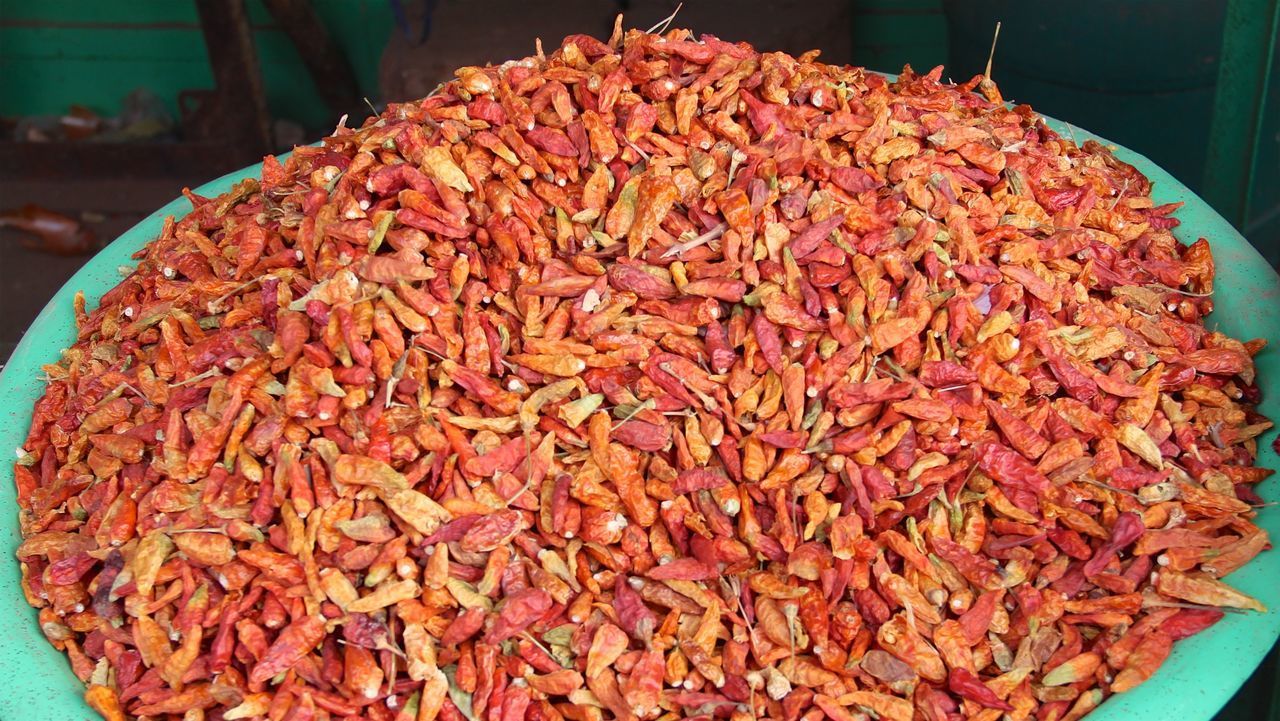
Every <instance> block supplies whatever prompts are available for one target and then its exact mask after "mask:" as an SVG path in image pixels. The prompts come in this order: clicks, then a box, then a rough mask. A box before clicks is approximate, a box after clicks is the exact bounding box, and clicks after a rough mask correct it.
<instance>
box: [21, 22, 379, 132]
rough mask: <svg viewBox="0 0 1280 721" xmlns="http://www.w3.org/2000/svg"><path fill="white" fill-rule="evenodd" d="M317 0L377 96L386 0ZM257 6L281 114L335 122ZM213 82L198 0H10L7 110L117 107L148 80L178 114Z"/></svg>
mask: <svg viewBox="0 0 1280 721" xmlns="http://www.w3.org/2000/svg"><path fill="white" fill-rule="evenodd" d="M314 4H315V7H316V10H317V11H318V12H319V14H320V16H321V18H322V19H323V21H324V22H325V24H326V26H327V27H329V28H330V31H331V32H333V33H334V35H335V37H336V39H337V41H338V43H339V44H340V45H341V46H342V48H343V50H344V51H345V52H346V54H347V57H348V59H349V60H350V62H351V64H352V66H353V67H354V69H355V71H356V76H357V78H358V80H359V82H360V86H361V89H362V90H363V91H364V92H365V93H367V94H368V95H369V96H370V97H374V96H375V95H376V93H377V72H378V62H379V57H380V55H381V51H382V47H383V45H384V44H385V43H386V38H387V35H388V33H390V32H391V26H392V19H391V13H390V10H389V8H388V4H387V2H386V0H316V1H315V3H314ZM249 15H250V18H251V21H252V23H253V27H254V40H255V43H256V46H257V49H258V59H259V62H260V63H261V65H262V71H263V78H264V80H265V84H266V88H267V100H268V103H269V105H270V108H271V112H272V114H273V115H274V116H275V117H279V118H287V119H290V120H294V121H297V122H300V123H302V124H304V125H306V126H308V127H311V128H324V127H328V126H330V125H332V124H333V122H334V121H335V120H336V118H333V117H331V115H332V113H331V112H330V111H329V110H328V109H327V108H326V107H325V105H324V103H323V102H321V100H320V97H319V96H318V95H317V94H316V91H315V86H314V84H313V83H312V81H311V77H310V76H309V75H308V74H307V72H306V68H305V67H303V65H302V60H301V59H300V58H299V57H298V54H297V52H296V51H295V50H294V48H293V45H292V44H291V43H290V42H289V40H288V38H287V37H286V36H285V34H284V32H283V31H282V30H281V29H280V28H279V27H278V26H276V25H275V22H274V20H273V19H272V17H271V16H270V15H269V14H268V13H267V11H266V10H265V8H264V7H263V6H262V3H261V2H260V1H259V0H250V1H249ZM212 86H213V77H212V75H211V73H210V70H209V63H208V56H207V55H206V54H205V46H204V38H203V36H202V35H201V33H200V25H199V21H198V19H197V17H196V11H195V7H194V5H193V4H192V3H191V2H184V1H183V0H173V1H166V0H139V1H136V2H119V1H113V0H41V2H27V1H26V0H0V115H9V116H13V115H36V114H60V113H63V112H65V111H66V109H67V106H68V105H69V104H71V103H78V104H81V105H86V106H88V107H90V108H92V109H94V110H96V111H98V112H101V113H107V114H114V113H116V112H117V111H119V109H120V100H121V99H122V98H123V97H124V96H125V95H126V94H127V93H129V92H130V91H131V90H133V89H134V88H138V87H145V88H148V89H149V90H151V91H152V92H153V93H155V94H156V95H157V96H159V97H160V98H161V99H162V100H164V101H165V103H166V104H167V105H168V106H169V109H170V111H171V112H172V113H173V114H174V117H175V118H176V117H177V114H178V113H177V97H178V92H179V91H181V90H186V89H197V88H211V87H212Z"/></svg>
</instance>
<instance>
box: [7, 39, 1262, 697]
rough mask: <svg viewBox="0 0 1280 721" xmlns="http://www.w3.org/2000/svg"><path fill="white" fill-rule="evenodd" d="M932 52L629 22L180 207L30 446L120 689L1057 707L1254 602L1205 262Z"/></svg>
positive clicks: (36, 531) (1242, 472)
mask: <svg viewBox="0 0 1280 721" xmlns="http://www.w3.org/2000/svg"><path fill="white" fill-rule="evenodd" d="M940 78H941V69H938V70H935V71H932V72H930V73H928V74H925V75H920V74H917V73H915V72H913V71H911V70H910V69H907V70H905V71H904V72H903V74H902V75H901V76H899V79H898V80H896V81H893V82H890V81H888V80H886V79H885V78H883V77H881V76H877V75H875V74H872V73H868V72H866V71H864V70H861V69H857V68H849V67H835V66H830V65H823V64H820V63H818V62H816V61H815V55H814V54H806V55H802V56H800V57H798V58H797V57H791V56H789V55H786V54H784V53H763V54H762V53H758V52H757V51H755V50H754V49H752V48H750V47H749V46H747V45H745V44H733V43H728V42H724V41H721V40H719V39H717V38H714V37H712V36H701V37H694V36H693V35H692V34H691V33H689V32H688V31H685V30H671V31H668V32H664V33H663V34H661V35H653V34H647V33H641V32H636V31H630V32H623V31H622V29H621V27H620V26H619V27H618V29H617V30H616V32H615V33H614V35H613V36H612V37H610V38H609V39H608V40H607V41H600V40H595V39H592V38H589V37H587V36H582V35H576V36H571V37H570V38H567V39H566V40H565V42H564V43H563V44H562V45H561V47H560V48H558V49H557V50H555V51H554V52H552V53H550V54H545V53H539V55H538V56H537V57H533V58H528V59H526V60H524V61H520V62H515V63H507V64H504V65H502V66H490V67H470V68H463V69H461V70H459V71H458V73H457V77H456V79H455V80H452V81H450V82H448V83H445V84H444V85H442V86H441V87H440V88H439V89H438V90H437V91H436V92H435V93H433V94H432V95H431V96H430V97H428V98H425V99H423V100H421V101H416V102H412V103H392V104H390V105H389V106H388V108H387V109H386V110H385V111H384V112H383V113H382V114H381V115H380V116H379V117H377V118H371V119H369V120H368V121H366V122H365V123H364V124H363V125H361V126H360V127H358V128H348V127H340V128H338V129H337V130H336V131H335V133H334V134H333V135H332V136H330V137H329V138H326V139H325V141H324V142H323V143H322V144H321V145H319V146H315V147H304V148H298V149H296V150H295V152H294V153H293V154H292V155H291V156H290V157H289V158H288V159H287V160H284V161H280V160H278V159H275V158H268V159H267V161H266V162H265V163H264V165H263V173H262V177H261V179H260V180H259V179H251V180H248V181H244V182H243V183H241V184H240V185H238V186H237V187H236V188H235V189H233V190H232V191H230V192H228V193H227V194H224V195H223V196H220V197H218V198H212V199H210V198H200V197H197V196H195V195H193V194H189V196H188V197H189V198H190V200H191V201H192V205H193V210H192V212H191V213H189V214H188V215H187V216H186V217H184V218H182V219H180V220H171V221H170V222H169V223H167V224H166V225H165V226H164V228H163V230H162V231H161V233H160V235H159V237H157V238H156V239H155V240H153V241H152V242H151V243H150V244H149V245H148V246H147V248H146V249H145V250H144V251H143V252H142V253H141V254H140V255H139V256H138V259H139V261H140V262H139V266H138V268H137V270H136V271H135V272H133V273H132V274H131V275H129V276H128V277H127V278H126V279H125V280H124V281H123V282H122V283H121V284H120V285H118V286H117V287H116V288H115V289H113V290H111V291H110V292H109V293H107V294H106V295H104V296H103V298H102V301H101V303H100V305H99V307H98V308H97V309H95V310H92V311H88V310H87V309H86V308H84V307H83V303H80V304H78V305H77V309H76V318H77V322H78V327H79V331H78V338H77V342H76V343H75V344H74V345H73V347H72V348H70V349H69V350H68V351H67V352H66V353H65V354H64V356H63V358H62V360H61V361H59V362H58V363H57V364H56V365H50V366H46V372H47V373H48V374H49V382H48V385H47V388H46V392H45V395H44V396H43V398H42V399H41V400H40V401H38V402H37V404H36V406H35V408H34V410H33V414H32V427H31V431H30V433H29V435H28V438H27V441H26V442H25V444H24V446H23V448H22V449H20V450H21V454H22V455H21V458H20V460H19V461H18V465H17V466H16V467H15V477H16V481H17V487H18V498H19V501H20V505H21V508H22V514H21V524H22V526H21V528H22V533H23V537H24V541H23V543H22V545H21V546H20V547H19V550H18V557H19V559H20V560H21V562H22V563H23V570H24V578H25V582H26V585H25V586H24V588H25V589H27V590H28V597H29V599H30V600H31V601H32V603H34V604H35V605H37V606H39V607H41V613H40V620H41V624H42V630H43V631H44V632H45V635H46V636H47V637H48V638H49V639H50V640H51V642H53V643H54V644H56V645H58V646H59V647H60V648H61V649H63V650H64V651H65V652H66V653H67V654H68V657H69V658H70V660H71V663H72V668H73V670H74V671H75V672H76V673H77V675H78V676H80V677H81V678H83V679H86V680H87V683H88V690H87V693H86V699H87V701H88V702H89V704H90V705H91V706H92V707H93V708H95V709H97V710H98V711H99V712H100V713H101V714H102V715H103V716H104V717H105V718H108V719H111V720H112V721H122V720H123V719H126V718H130V717H138V716H148V717H152V718H171V719H177V718H185V717H199V714H201V713H205V714H211V715H213V716H215V717H232V718H250V717H266V718H271V719H280V718H296V719H311V718H325V717H328V716H334V717H352V718H353V717H356V716H362V717H368V718H373V719H387V720H391V719H394V720H395V721H410V719H413V720H414V721H434V719H449V720H460V719H470V720H471V721H479V720H480V719H485V720H486V721H521V720H522V719H532V720H535V721H537V720H541V719H546V720H547V721H555V720H557V719H562V718H568V719H571V720H572V721H604V719H606V718H610V717H612V718H618V719H657V718H663V719H666V718H680V717H685V718H734V719H746V718H753V719H763V718H770V719H773V718H778V719H787V720H788V721H797V720H799V719H806V720H812V719H819V718H825V717H830V718H836V719H848V720H850V721H852V720H853V719H858V718H862V717H863V716H865V715H875V716H876V717H879V718H886V719H892V720H893V721H909V720H910V719H915V718H924V719H929V720H930V721H943V719H950V718H958V717H960V716H966V717H967V716H975V717H981V718H988V717H990V718H994V717H995V715H997V714H999V713H1001V712H1003V713H1006V714H1007V715H1009V716H1010V717H1012V718H1030V717H1032V716H1033V715H1034V716H1035V717H1037V718H1042V719H1050V718H1059V719H1062V718H1071V719H1074V718H1079V717H1080V716H1081V715H1083V714H1085V713H1087V712H1088V711H1090V710H1092V709H1093V708H1095V707H1096V706H1097V705H1098V704H1099V703H1101V702H1102V701H1103V700H1104V699H1105V698H1106V697H1107V696H1109V695H1110V694H1113V693H1116V692H1120V691H1122V690H1125V689H1128V688H1131V687H1133V686H1134V685H1136V684H1138V683H1141V682H1142V681H1144V680H1145V679H1147V678H1149V677H1150V676H1151V675H1152V674H1153V673H1155V672H1156V669H1157V668H1158V666H1159V665H1160V664H1161V663H1162V662H1163V660H1164V659H1165V658H1166V657H1167V656H1168V654H1169V653H1170V650H1171V648H1172V645H1173V643H1174V642H1175V641H1176V640H1178V639H1181V638H1184V637H1186V636H1188V635H1191V634H1193V633H1196V632H1199V631H1201V630H1203V629H1205V628H1208V627H1210V626H1212V625H1213V623H1215V622H1216V621H1217V620H1218V619H1219V618H1220V617H1221V615H1222V612H1221V611H1219V610H1216V609H1217V607H1223V608H1238V609H1248V610H1262V607H1261V604H1259V603H1258V602H1257V601H1256V600H1255V599H1252V598H1250V597H1248V596H1247V595H1245V594H1243V593H1240V592H1238V591H1235V590H1234V589H1232V588H1231V587H1230V586H1229V585H1228V584H1226V583H1224V582H1223V581H1221V580H1219V579H1220V578H1221V577H1222V576H1224V575H1226V574H1228V573H1230V572H1231V571H1233V570H1235V569H1237V568H1239V567H1240V566H1242V565H1244V564H1245V563H1247V562H1248V561H1249V560H1250V559H1252V558H1253V557H1254V556H1256V555H1257V554H1258V553H1260V552H1263V551H1264V550H1265V549H1267V548H1268V546H1269V539H1268V538H1267V536H1266V534H1265V533H1264V532H1263V531H1261V530H1260V529H1259V528H1258V527H1257V526H1256V524H1255V523H1254V519H1253V513H1254V511H1253V508H1252V506H1251V505H1250V503H1251V502H1253V501H1255V500H1256V496H1255V494H1254V493H1253V491H1252V487H1253V485H1254V484H1256V483H1258V482H1259V481H1262V480H1263V479H1264V478H1266V477H1267V476H1268V475H1269V473H1270V472H1269V471H1267V470H1266V469H1261V468H1257V467H1255V466H1254V465H1253V459H1254V457H1255V454H1256V446H1257V442H1258V438H1259V436H1260V435H1261V434H1263V433H1264V432H1266V431H1267V430H1268V429H1269V427H1270V424H1269V422H1267V421H1265V420H1264V419H1262V418H1260V417H1259V416H1258V415H1257V414H1256V411H1255V409H1254V406H1255V404H1256V403H1257V400H1258V398H1259V392H1260V391H1259V389H1258V383H1257V380H1258V379H1257V378H1256V372H1255V369H1254V366H1253V356H1254V355H1256V354H1257V353H1259V352H1261V351H1262V349H1263V346H1264V343H1263V342H1261V341H1250V342H1249V343H1241V342H1239V341H1237V340H1235V339H1232V338H1229V337H1227V336H1225V335H1222V334H1220V333H1217V332H1213V331H1210V330H1208V329H1207V328H1206V327H1205V326H1204V323H1203V319H1204V318H1205V316H1206V315H1207V314H1208V313H1209V312H1210V311H1211V310H1212V307H1213V302H1212V299H1211V295H1210V294H1211V293H1212V290H1213V278H1214V268H1213V259H1212V255H1211V253H1210V252H1209V250H1210V249H1209V245H1208V243H1207V242H1206V241H1203V240H1202V241H1198V242H1197V243H1196V244H1194V245H1191V246H1183V245H1180V244H1179V243H1178V241H1177V238H1176V237H1175V235H1174V233H1173V230H1174V228H1175V227H1176V218H1175V217H1174V216H1172V215H1171V213H1172V212H1173V210H1174V208H1172V207H1153V202H1152V201H1151V198H1150V193H1151V183H1150V181H1149V180H1147V179H1146V178H1144V177H1143V176H1142V175H1141V174H1140V173H1138V172H1137V170H1136V169H1134V168H1133V167H1131V166H1129V165H1127V164H1125V163H1123V162H1121V161H1119V160H1118V159H1116V158H1115V157H1114V156H1113V155H1112V154H1111V152H1110V151H1109V150H1107V149H1106V148H1105V147H1103V146H1101V145H1100V144H1098V143H1096V142H1094V141H1086V142H1085V143H1083V144H1082V145H1077V144H1076V143H1075V142H1074V141H1071V140H1069V139H1066V138H1062V137H1060V136H1058V135H1056V134H1055V133H1054V132H1053V131H1052V130H1050V129H1049V128H1048V127H1047V126H1046V125H1045V124H1044V122H1043V121H1042V120H1041V119H1040V118H1039V117H1038V116H1036V115H1035V114H1034V113H1032V112H1031V111H1030V110H1029V109H1028V108H1025V107H1015V108H1012V109H1010V108H1007V107H1006V106H1005V105H1004V104H1003V100H1002V98H1001V97H1000V95H999V91H998V90H997V89H996V87H995V85H994V84H993V83H992V82H991V81H990V79H989V78H986V77H983V76H979V77H977V78H974V79H973V80H972V81H970V82H969V83H966V84H964V85H960V86H956V85H948V84H944V83H942V82H941V81H940ZM975 91H976V92H975ZM184 714H185V715H186V716H184Z"/></svg>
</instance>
